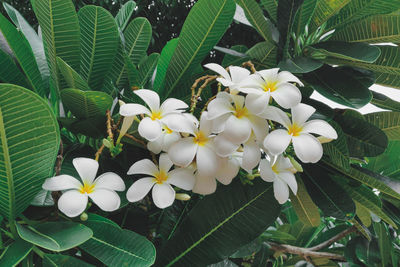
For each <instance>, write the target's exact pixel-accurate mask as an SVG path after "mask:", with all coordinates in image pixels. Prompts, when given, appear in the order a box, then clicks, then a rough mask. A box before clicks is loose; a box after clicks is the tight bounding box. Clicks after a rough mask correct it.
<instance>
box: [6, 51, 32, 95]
mask: <svg viewBox="0 0 400 267" xmlns="http://www.w3.org/2000/svg"><path fill="white" fill-rule="evenodd" d="M0 66H7V68H0V80H1V81H2V82H4V83H12V84H16V85H19V86H23V87H29V85H28V82H27V81H26V77H25V76H24V74H23V73H22V72H21V70H20V68H18V66H17V65H16V64H15V62H14V60H13V58H12V57H11V56H10V55H9V54H8V53H6V52H4V51H3V50H2V49H0Z"/></svg>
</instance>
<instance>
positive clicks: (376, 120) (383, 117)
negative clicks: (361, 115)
mask: <svg viewBox="0 0 400 267" xmlns="http://www.w3.org/2000/svg"><path fill="white" fill-rule="evenodd" d="M365 119H366V121H368V122H369V123H371V124H372V125H375V126H376V127H378V128H379V129H381V130H382V131H384V132H385V134H386V135H387V137H388V139H389V140H400V112H386V111H384V112H375V113H369V114H366V115H365Z"/></svg>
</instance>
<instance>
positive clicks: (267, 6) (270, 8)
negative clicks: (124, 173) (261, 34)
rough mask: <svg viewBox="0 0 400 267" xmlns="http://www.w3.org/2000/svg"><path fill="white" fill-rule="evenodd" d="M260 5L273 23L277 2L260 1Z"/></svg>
mask: <svg viewBox="0 0 400 267" xmlns="http://www.w3.org/2000/svg"><path fill="white" fill-rule="evenodd" d="M260 2H261V5H262V6H263V7H264V10H265V11H267V13H268V14H269V16H270V17H271V19H272V20H273V21H277V14H278V0H261V1H260Z"/></svg>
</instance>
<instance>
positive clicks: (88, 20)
mask: <svg viewBox="0 0 400 267" xmlns="http://www.w3.org/2000/svg"><path fill="white" fill-rule="evenodd" d="M78 18H79V25H80V28H81V67H80V74H81V76H82V78H83V79H85V80H86V81H87V82H88V84H89V86H90V88H91V89H92V90H101V88H102V85H103V81H104V78H105V75H106V74H107V73H108V71H109V69H110V65H111V64H112V63H113V62H114V57H115V55H116V53H117V49H118V45H119V33H118V28H117V25H116V23H115V20H114V18H113V17H112V16H111V14H110V13H109V12H108V11H107V10H105V9H104V8H102V7H97V6H92V5H88V6H85V7H83V8H81V9H80V10H79V12H78Z"/></svg>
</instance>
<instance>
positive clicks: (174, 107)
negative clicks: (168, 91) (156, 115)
mask: <svg viewBox="0 0 400 267" xmlns="http://www.w3.org/2000/svg"><path fill="white" fill-rule="evenodd" d="M188 107H189V106H188V105H187V104H186V103H185V102H183V101H182V100H179V99H176V98H168V99H167V100H165V101H164V102H163V103H162V104H161V107H160V110H161V112H162V114H163V115H166V114H168V113H172V112H183V111H184V110H185V109H187V108H188Z"/></svg>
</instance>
